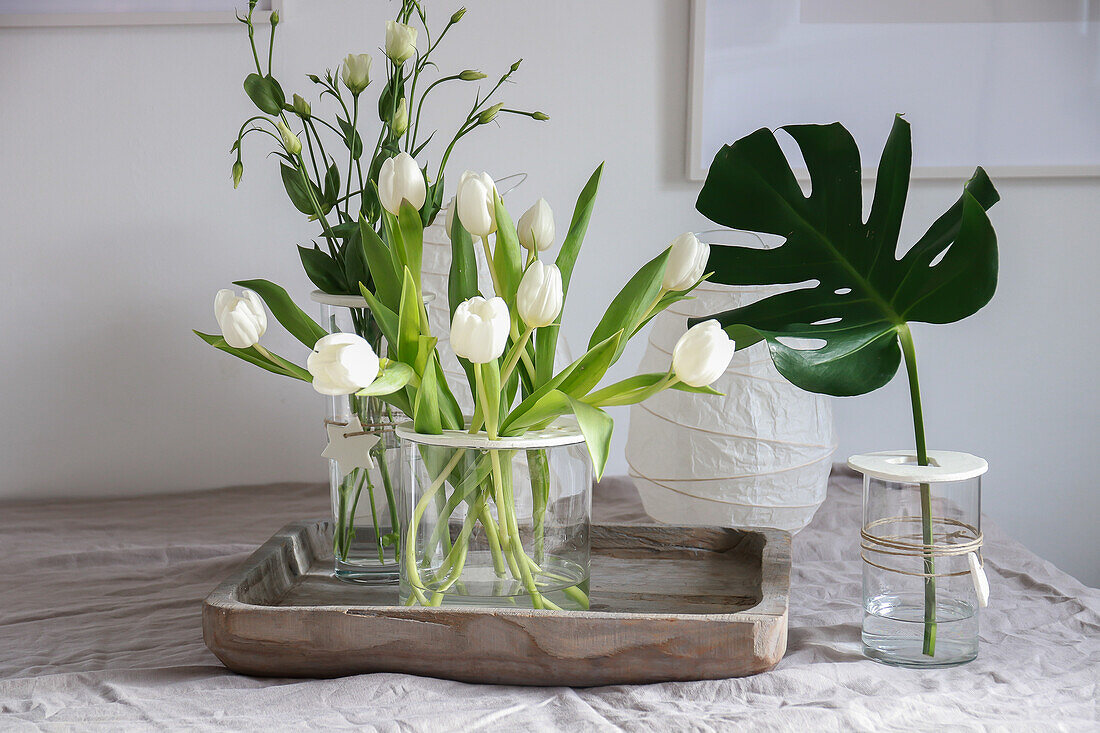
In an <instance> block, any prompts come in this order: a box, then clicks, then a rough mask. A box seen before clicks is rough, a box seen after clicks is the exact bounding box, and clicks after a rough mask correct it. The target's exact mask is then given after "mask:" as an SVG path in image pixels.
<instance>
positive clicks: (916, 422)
mask: <svg viewBox="0 0 1100 733" xmlns="http://www.w3.org/2000/svg"><path fill="white" fill-rule="evenodd" d="M898 341H900V342H901V353H902V355H903V356H904V357H905V373H906V375H907V376H908V377H909V397H910V400H911V401H912V403H913V433H914V435H915V437H916V443H917V464H918V465H921V466H927V465H928V446H927V444H926V443H925V439H924V412H923V411H922V410H921V404H920V380H919V379H918V378H917V351H916V349H915V348H914V346H913V334H912V332H911V331H910V330H909V325H908V324H902V325H900V326H899V327H898ZM920 512H921V543H922V544H923V545H924V546H925V548H926V549H927V550H928V552H927V554H925V556H924V646H923V648H922V651H923V652H924V654H925V655H927V656H929V657H932V656H935V654H936V577H935V572H936V563H935V560H934V559H933V558H932V552H931V547H932V486H931V485H930V484H921V485H920Z"/></svg>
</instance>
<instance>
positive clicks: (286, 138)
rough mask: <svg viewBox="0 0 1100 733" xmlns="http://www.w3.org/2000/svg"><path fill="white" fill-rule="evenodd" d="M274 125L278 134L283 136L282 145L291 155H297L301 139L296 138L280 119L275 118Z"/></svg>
mask: <svg viewBox="0 0 1100 733" xmlns="http://www.w3.org/2000/svg"><path fill="white" fill-rule="evenodd" d="M275 126H276V127H278V128H279V134H280V135H282V136H283V147H284V148H286V151H287V152H288V153H290V154H291V155H297V154H298V153H300V152H302V141H301V140H299V139H298V136H297V135H295V134H294V133H293V132H291V131H290V128H289V127H287V126H286V123H284V122H283V121H282V120H277V121H276V122H275Z"/></svg>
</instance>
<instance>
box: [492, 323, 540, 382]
mask: <svg viewBox="0 0 1100 733" xmlns="http://www.w3.org/2000/svg"><path fill="white" fill-rule="evenodd" d="M534 331H535V329H533V328H531V327H530V326H528V327H527V330H526V331H524V332H523V335H522V336H520V337H519V341H516V342H515V343H514V344H512V353H511V354H509V355H508V360H507V361H506V362H505V363H504V368H503V369H501V371H500V383H501V385H502V386H503V385H505V384H507V383H508V378H509V377H510V376H512V370H513V369H515V368H516V363H517V362H518V361H519V357H520V355H521V354H523V353H525V350H526V348H527V342H528V340H530V338H531V334H532V333H534Z"/></svg>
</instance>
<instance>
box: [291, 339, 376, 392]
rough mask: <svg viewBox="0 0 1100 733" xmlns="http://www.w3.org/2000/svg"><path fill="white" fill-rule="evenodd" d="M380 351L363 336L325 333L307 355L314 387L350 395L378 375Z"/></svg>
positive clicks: (307, 365)
mask: <svg viewBox="0 0 1100 733" xmlns="http://www.w3.org/2000/svg"><path fill="white" fill-rule="evenodd" d="M378 367H379V362H378V355H377V354H375V353H374V349H372V348H371V345H370V342H368V341H367V340H366V339H365V338H363V337H362V336H357V335H356V334H354V333H330V334H329V335H328V336H322V337H321V338H320V339H318V341H317V343H316V344H314V346H313V353H311V354H310V355H309V357H308V358H307V359H306V369H308V370H309V373H310V374H311V375H313V388H314V389H315V390H317V391H318V392H320V393H321V394H324V395H346V394H351V393H352V392H358V391H359V390H361V389H363V388H364V387H369V386H370V385H371V384H372V383H373V382H374V380H375V379H377V378H378Z"/></svg>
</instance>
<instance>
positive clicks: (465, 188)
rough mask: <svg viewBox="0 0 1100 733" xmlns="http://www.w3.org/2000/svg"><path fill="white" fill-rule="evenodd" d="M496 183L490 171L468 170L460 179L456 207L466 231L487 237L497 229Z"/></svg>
mask: <svg viewBox="0 0 1100 733" xmlns="http://www.w3.org/2000/svg"><path fill="white" fill-rule="evenodd" d="M496 192H497V187H496V184H495V183H493V179H492V178H490V177H489V174H488V173H480V174H478V173H474V172H473V171H466V172H465V173H463V174H462V177H461V178H459V179H458V189H457V191H456V192H455V209H456V210H457V213H458V219H459V221H461V222H462V226H463V227H465V229H466V231H468V232H469V233H470V234H472V235H473V236H475V237H487V236H489V235H490V234H492V233H493V232H495V231H496V230H497V210H496V200H495V197H496Z"/></svg>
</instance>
